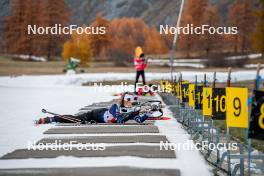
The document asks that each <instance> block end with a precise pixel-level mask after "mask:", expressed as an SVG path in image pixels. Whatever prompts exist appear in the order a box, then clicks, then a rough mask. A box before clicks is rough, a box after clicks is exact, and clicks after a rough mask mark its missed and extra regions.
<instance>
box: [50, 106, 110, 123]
mask: <svg viewBox="0 0 264 176" xmlns="http://www.w3.org/2000/svg"><path fill="white" fill-rule="evenodd" d="M105 111H108V109H106V108H101V109H95V110H92V111H88V112H86V113H83V114H80V115H76V116H74V115H62V116H54V121H55V122H59V123H73V121H74V120H75V119H76V120H80V121H81V122H82V123H85V122H91V121H94V122H96V123H104V121H103V114H104V113H105ZM64 116H65V118H64ZM67 117H70V118H67Z"/></svg>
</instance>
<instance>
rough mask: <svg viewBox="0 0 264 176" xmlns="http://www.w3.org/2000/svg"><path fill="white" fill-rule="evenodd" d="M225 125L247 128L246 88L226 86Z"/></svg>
mask: <svg viewBox="0 0 264 176" xmlns="http://www.w3.org/2000/svg"><path fill="white" fill-rule="evenodd" d="M226 124H227V127H238V128H248V89H247V88H235V87H227V88H226Z"/></svg>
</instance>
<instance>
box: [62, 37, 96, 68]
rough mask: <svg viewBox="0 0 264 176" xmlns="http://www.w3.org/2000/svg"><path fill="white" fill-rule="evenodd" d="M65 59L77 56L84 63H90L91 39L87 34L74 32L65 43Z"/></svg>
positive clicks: (63, 54)
mask: <svg viewBox="0 0 264 176" xmlns="http://www.w3.org/2000/svg"><path fill="white" fill-rule="evenodd" d="M62 56H63V59H64V60H65V61H67V60H68V59H69V58H71V57H73V58H77V59H79V60H80V61H81V64H82V65H89V63H90V62H91V59H92V50H91V39H90V36H89V35H87V34H81V35H80V34H77V33H73V34H72V35H71V38H70V39H69V40H68V41H67V42H65V43H64V45H63V53H62Z"/></svg>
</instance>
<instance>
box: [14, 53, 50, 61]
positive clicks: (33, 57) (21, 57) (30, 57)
mask: <svg viewBox="0 0 264 176" xmlns="http://www.w3.org/2000/svg"><path fill="white" fill-rule="evenodd" d="M13 56H14V57H17V58H19V59H22V60H31V61H38V62H45V61H47V60H46V59H45V58H44V57H38V56H29V55H22V54H21V55H13Z"/></svg>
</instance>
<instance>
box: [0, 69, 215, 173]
mask: <svg viewBox="0 0 264 176" xmlns="http://www.w3.org/2000/svg"><path fill="white" fill-rule="evenodd" d="M132 76H133V77H132ZM148 76H149V75H148ZM154 76H157V79H158V78H161V76H169V75H168V74H163V75H160V74H153V75H152V78H154ZM130 77H132V78H134V75H132V74H118V73H110V74H84V75H72V76H65V75H55V76H21V77H15V78H10V77H0V92H1V94H0V114H1V116H0V120H1V123H0V156H2V155H4V154H6V153H7V152H11V151H13V150H15V149H19V148H26V147H27V145H28V142H32V141H36V140H39V139H41V138H43V137H45V135H44V134H43V132H44V131H45V130H47V129H48V128H50V127H51V126H53V125H52V124H51V125H39V126H37V127H36V126H34V125H33V119H37V118H39V117H42V116H43V114H42V113H41V109H42V108H47V109H48V110H50V111H54V112H58V113H62V114H74V113H76V112H78V109H79V108H81V107H84V106H86V105H89V104H92V103H94V102H102V101H110V100H112V99H113V98H114V97H113V96H112V95H111V93H110V92H101V93H100V94H98V93H97V94H96V93H94V88H93V87H82V86H80V83H82V82H84V81H91V80H93V81H99V80H103V79H124V78H126V79H127V78H130ZM130 79H131V78H130ZM169 113H170V112H169V111H168V110H167V111H166V115H167V116H170V114H169ZM156 125H157V126H158V128H159V129H160V131H161V134H165V135H166V136H167V137H168V139H169V140H170V141H171V142H175V143H182V142H185V141H186V140H189V135H188V134H187V133H186V132H185V131H184V130H183V129H181V127H180V125H179V124H178V123H177V122H176V120H171V121H166V122H165V121H164V122H157V123H156ZM104 135H107V134H104ZM116 135H123V134H116ZM129 135H136V134H129ZM137 135H138V134H137ZM123 145H124V144H123ZM135 145H137V144H135ZM151 145H153V144H151ZM85 166H89V167H99V166H100V167H102V166H135V167H144V168H153V169H158V168H168V169H180V171H181V175H183V176H189V175H193V174H194V173H195V174H197V175H198V174H199V175H211V172H210V168H209V166H208V165H207V164H206V162H205V161H204V159H203V157H202V156H201V154H200V153H199V152H198V151H195V150H190V151H188V150H187V151H176V159H151V158H139V157H130V156H125V157H106V158H100V157H99V158H76V157H64V156H63V157H58V158H53V159H23V160H0V169H1V168H28V167H30V168H38V167H85ZM190 168H192V169H190Z"/></svg>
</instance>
